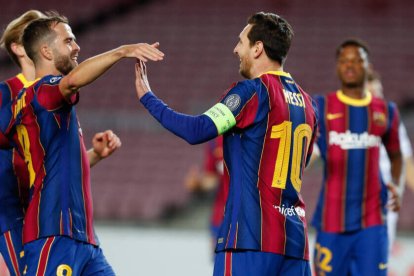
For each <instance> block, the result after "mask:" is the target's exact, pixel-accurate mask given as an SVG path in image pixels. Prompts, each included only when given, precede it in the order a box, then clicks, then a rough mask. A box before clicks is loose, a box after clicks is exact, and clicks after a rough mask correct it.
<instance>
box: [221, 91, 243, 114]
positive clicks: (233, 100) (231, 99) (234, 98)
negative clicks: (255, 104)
mask: <svg viewBox="0 0 414 276" xmlns="http://www.w3.org/2000/svg"><path fill="white" fill-rule="evenodd" d="M240 103H241V98H240V96H239V95H237V94H232V95H230V96H228V97H227V98H226V100H224V104H225V105H226V106H227V107H228V108H229V109H230V111H234V110H236V109H237V108H238V107H239V106H240Z"/></svg>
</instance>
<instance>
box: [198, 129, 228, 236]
mask: <svg viewBox="0 0 414 276" xmlns="http://www.w3.org/2000/svg"><path fill="white" fill-rule="evenodd" d="M205 156H206V157H205V163H204V170H205V172H207V173H210V174H214V175H216V176H217V179H218V186H217V188H216V190H215V196H214V202H213V208H212V211H211V216H210V228H211V232H212V236H213V237H214V238H215V239H216V238H217V234H218V230H219V229H220V226H221V223H222V222H223V217H224V210H225V206H226V201H227V196H228V194H229V186H228V185H225V184H224V174H223V170H224V167H223V166H224V161H223V136H218V137H217V138H216V139H214V140H211V141H209V142H208V143H207V145H206V153H205ZM227 183H228V182H227Z"/></svg>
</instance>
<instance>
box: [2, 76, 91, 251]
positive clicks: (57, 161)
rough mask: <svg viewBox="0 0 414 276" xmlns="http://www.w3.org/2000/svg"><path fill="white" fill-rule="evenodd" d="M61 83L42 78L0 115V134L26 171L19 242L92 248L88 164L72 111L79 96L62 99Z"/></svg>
mask: <svg viewBox="0 0 414 276" xmlns="http://www.w3.org/2000/svg"><path fill="white" fill-rule="evenodd" d="M61 78H62V77H61V76H45V77H44V78H42V79H40V80H38V81H37V82H35V83H34V84H33V85H32V86H30V87H28V88H27V89H24V90H22V92H21V93H19V95H18V98H17V99H16V100H14V101H13V102H11V103H10V104H9V105H7V106H5V107H4V108H3V109H2V110H1V118H0V130H1V132H2V133H3V134H4V135H5V136H7V137H8V139H9V140H10V141H11V142H12V143H13V145H14V146H15V147H16V148H18V150H19V152H20V154H21V155H22V156H24V158H25V162H26V164H27V167H28V170H29V178H30V181H29V183H30V194H29V199H30V203H29V206H28V209H27V212H26V216H25V224H24V227H23V239H24V240H23V241H24V243H27V242H31V241H33V240H36V239H39V238H42V237H48V236H60V235H64V236H69V237H71V238H73V239H76V240H79V241H82V242H86V243H91V244H93V245H97V244H98V240H97V238H96V236H95V233H94V229H93V221H92V220H93V219H92V213H93V211H92V199H91V187H90V176H89V160H88V155H87V152H86V149H85V146H84V143H83V137H82V130H81V128H80V125H79V122H78V119H77V116H76V110H75V107H74V105H75V104H76V103H77V101H78V97H79V94H75V95H74V96H73V97H72V98H71V99H70V100H68V101H67V100H66V99H65V98H63V96H62V94H61V92H60V90H59V82H60V80H61Z"/></svg>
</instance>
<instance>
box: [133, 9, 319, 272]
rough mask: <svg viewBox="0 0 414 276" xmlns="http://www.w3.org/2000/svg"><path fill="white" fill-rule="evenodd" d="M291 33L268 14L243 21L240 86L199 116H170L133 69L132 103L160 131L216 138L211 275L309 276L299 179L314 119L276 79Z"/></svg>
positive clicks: (305, 99) (192, 139) (141, 72)
mask: <svg viewBox="0 0 414 276" xmlns="http://www.w3.org/2000/svg"><path fill="white" fill-rule="evenodd" d="M292 36H293V31H292V28H291V26H290V25H289V24H288V22H287V21H286V20H284V19H283V18H281V17H280V16H278V15H276V14H272V13H263V12H260V13H256V14H254V15H252V16H251V17H250V18H249V19H248V24H247V26H246V27H245V28H244V29H243V31H242V32H241V33H240V36H239V42H238V43H237V45H236V47H235V49H234V53H235V54H236V55H237V56H238V57H239V59H240V73H241V75H242V76H244V77H245V78H246V79H247V80H245V81H240V82H238V83H236V84H234V85H233V86H232V87H231V88H230V89H229V91H228V92H227V93H226V94H225V95H224V96H223V98H222V100H221V101H220V102H219V103H217V104H216V105H214V106H213V107H212V108H211V109H209V110H208V111H207V112H205V113H204V114H202V115H199V116H189V115H185V114H180V113H177V112H175V111H173V110H171V109H170V108H168V107H167V106H166V105H165V104H164V103H163V102H162V101H161V100H159V99H158V98H157V97H156V96H155V95H154V94H153V93H152V92H150V88H149V84H148V79H147V73H146V67H145V63H143V62H142V61H140V62H139V63H137V65H136V89H137V96H138V97H139V98H140V101H141V103H142V104H143V105H144V106H145V107H146V108H147V109H148V110H149V112H150V113H151V114H152V115H153V116H154V117H155V118H156V119H157V120H158V121H159V122H160V123H161V124H162V125H163V126H164V127H165V128H167V129H168V130H170V131H172V132H173V133H175V134H176V135H178V136H180V137H182V138H183V139H185V140H186V141H188V142H189V143H191V144H194V143H202V142H205V141H208V140H210V139H213V138H214V137H216V136H218V135H220V134H223V151H224V174H225V175H226V179H227V181H229V182H230V183H227V184H229V185H230V186H229V187H230V190H229V195H228V199H227V203H226V210H225V215H224V220H223V223H222V225H221V228H220V231H219V234H218V239H217V244H216V257H215V265H214V275H234V276H238V275H249V276H251V275H310V273H311V272H310V267H309V262H308V259H309V254H308V246H309V245H308V239H307V226H306V220H305V210H304V209H305V205H304V203H303V200H302V198H301V195H300V193H299V192H300V189H301V185H302V173H303V169H304V167H305V165H306V163H307V160H308V157H310V155H311V152H312V147H313V145H312V143H313V139H314V137H315V135H316V128H317V116H316V113H315V110H314V108H313V103H312V99H311V98H310V96H309V95H308V94H306V93H305V92H304V91H303V90H302V89H301V88H300V87H299V86H298V85H297V84H296V83H295V81H294V80H293V79H292V77H291V76H290V74H289V73H286V72H284V71H283V67H282V65H283V62H284V61H285V58H286V56H287V52H288V50H289V47H290V44H291V39H292Z"/></svg>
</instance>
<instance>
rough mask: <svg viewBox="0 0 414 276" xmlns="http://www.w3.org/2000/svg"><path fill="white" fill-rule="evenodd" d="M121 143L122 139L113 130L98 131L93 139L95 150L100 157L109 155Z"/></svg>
mask: <svg viewBox="0 0 414 276" xmlns="http://www.w3.org/2000/svg"><path fill="white" fill-rule="evenodd" d="M121 145H122V143H121V140H120V139H119V137H118V136H117V135H116V134H115V133H113V132H112V130H106V131H104V132H99V133H96V134H95V136H94V137H93V139H92V147H93V152H94V153H95V154H96V155H97V157H98V158H99V159H104V158H106V157H108V156H109V155H111V154H112V153H113V152H114V151H116V150H117V149H118V148H119V147H121Z"/></svg>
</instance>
